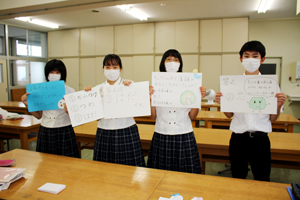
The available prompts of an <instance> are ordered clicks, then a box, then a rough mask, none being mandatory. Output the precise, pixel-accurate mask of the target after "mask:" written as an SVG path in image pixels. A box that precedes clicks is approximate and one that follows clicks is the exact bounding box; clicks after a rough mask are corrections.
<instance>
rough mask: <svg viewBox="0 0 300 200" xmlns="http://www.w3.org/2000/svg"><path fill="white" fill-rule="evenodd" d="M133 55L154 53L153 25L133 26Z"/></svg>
mask: <svg viewBox="0 0 300 200" xmlns="http://www.w3.org/2000/svg"><path fill="white" fill-rule="evenodd" d="M133 53H134V54H147V53H154V24H153V23H147V24H134V25H133Z"/></svg>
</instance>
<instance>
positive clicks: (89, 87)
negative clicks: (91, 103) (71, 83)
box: [83, 85, 92, 92]
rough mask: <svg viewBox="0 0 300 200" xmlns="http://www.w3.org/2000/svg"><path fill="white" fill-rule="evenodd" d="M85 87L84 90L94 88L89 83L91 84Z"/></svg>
mask: <svg viewBox="0 0 300 200" xmlns="http://www.w3.org/2000/svg"><path fill="white" fill-rule="evenodd" d="M83 89H84V91H86V92H88V91H91V90H92V86H90V85H89V86H87V87H85V88H83Z"/></svg>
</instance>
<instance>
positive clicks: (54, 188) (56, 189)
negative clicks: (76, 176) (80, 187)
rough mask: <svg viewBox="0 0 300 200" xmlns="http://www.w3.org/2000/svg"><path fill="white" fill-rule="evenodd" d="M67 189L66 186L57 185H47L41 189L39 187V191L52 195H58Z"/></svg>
mask: <svg viewBox="0 0 300 200" xmlns="http://www.w3.org/2000/svg"><path fill="white" fill-rule="evenodd" d="M65 188H66V185H62V184H55V183H46V184H45V185H42V186H41V187H39V188H38V191H41V192H48V193H51V194H58V193H60V192H61V191H62V190H64V189H65Z"/></svg>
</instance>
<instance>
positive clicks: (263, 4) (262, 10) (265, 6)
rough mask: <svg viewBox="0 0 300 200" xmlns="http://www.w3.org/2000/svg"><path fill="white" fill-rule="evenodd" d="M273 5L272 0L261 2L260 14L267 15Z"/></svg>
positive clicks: (261, 0) (262, 0)
mask: <svg viewBox="0 0 300 200" xmlns="http://www.w3.org/2000/svg"><path fill="white" fill-rule="evenodd" d="M270 4H271V0H260V4H259V6H258V9H257V12H258V13H265V12H266V11H267V9H268V8H269V6H270Z"/></svg>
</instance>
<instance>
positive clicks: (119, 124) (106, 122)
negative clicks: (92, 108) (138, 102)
mask: <svg viewBox="0 0 300 200" xmlns="http://www.w3.org/2000/svg"><path fill="white" fill-rule="evenodd" d="M120 84H123V79H122V78H121V77H119V78H118V80H117V81H116V82H115V83H114V85H120ZM104 85H109V86H110V84H109V83H108V82H107V80H106V81H105V82H104V83H102V84H100V85H99V86H104ZM134 124H135V121H134V119H133V117H126V118H115V119H100V120H99V122H98V128H101V129H105V130H116V129H123V128H128V127H130V126H132V125H134Z"/></svg>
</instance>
